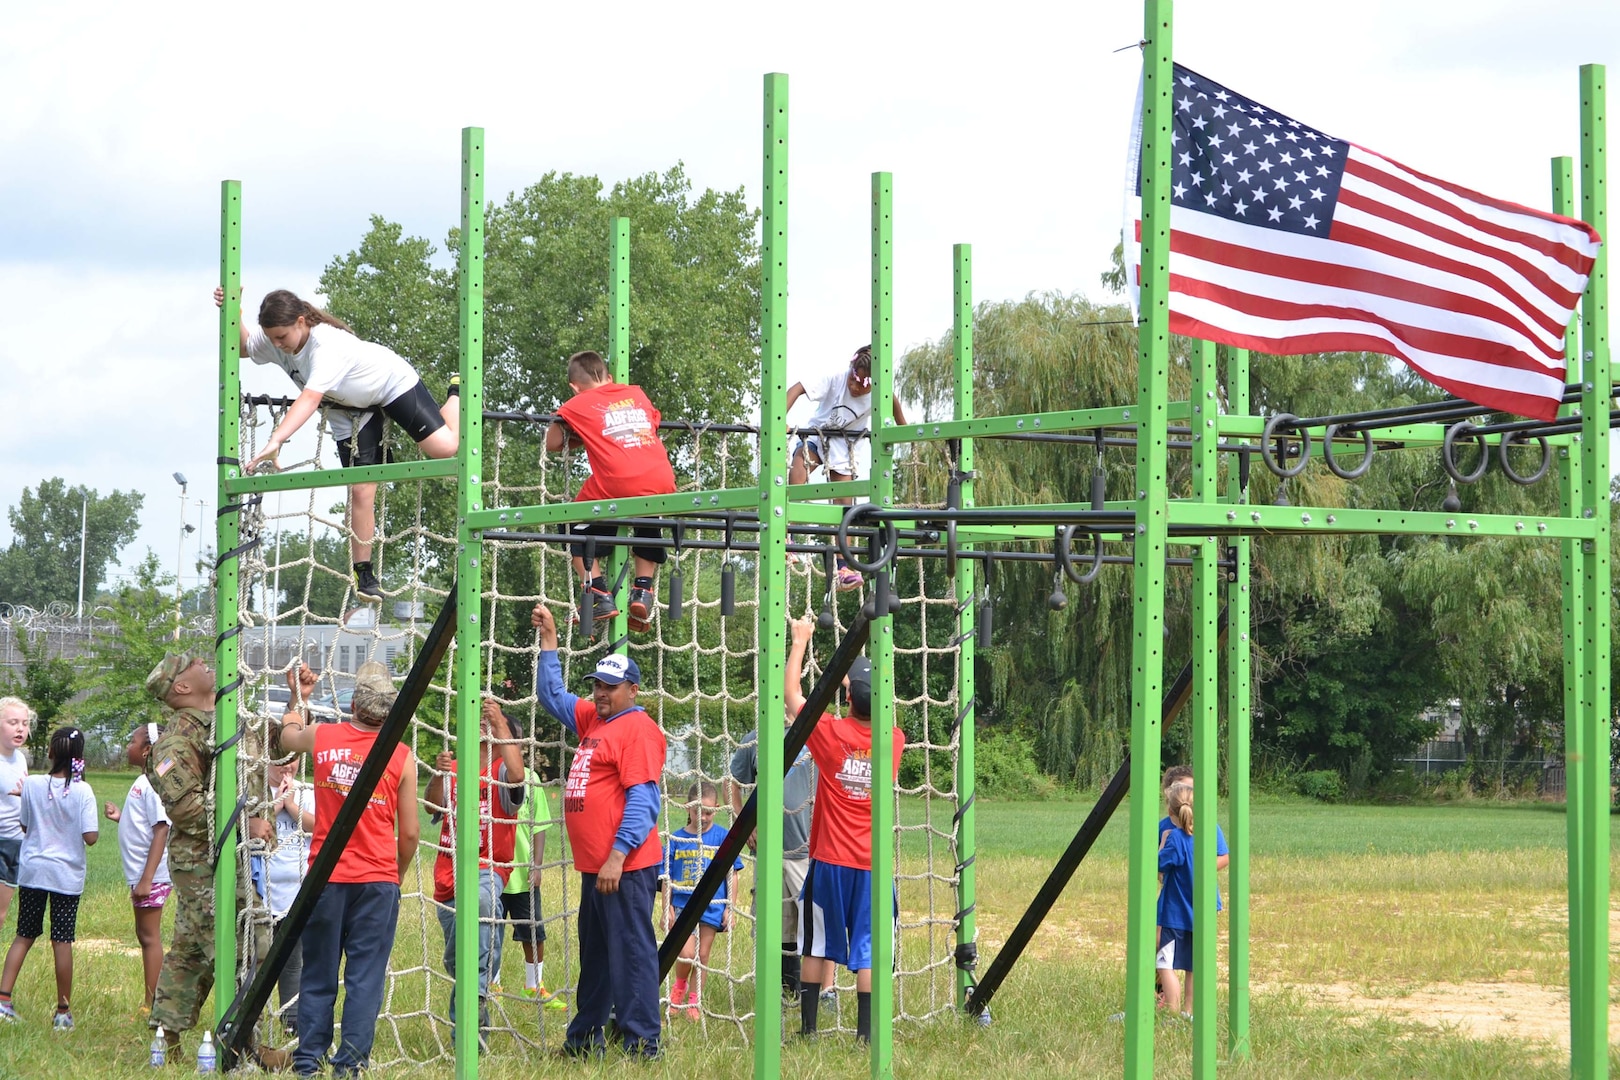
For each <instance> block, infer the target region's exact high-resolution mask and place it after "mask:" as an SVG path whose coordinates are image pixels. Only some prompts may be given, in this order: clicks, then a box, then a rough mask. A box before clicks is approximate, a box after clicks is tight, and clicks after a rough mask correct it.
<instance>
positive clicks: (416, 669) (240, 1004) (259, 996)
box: [215, 582, 456, 1071]
mask: <svg viewBox="0 0 1620 1080" xmlns="http://www.w3.org/2000/svg"><path fill="white" fill-rule="evenodd" d="M455 624H456V586H455V583H454V582H452V583H451V585H450V595H449V596H448V598H446V600H445V602H444V607H443V608H442V609H441V610H440V611H439V617H438V618H437V619H435V620H434V621H433V628H432V629H431V630H429V631H428V635H427V639H426V640H425V641H423V642H422V651H421V652H420V653H418V654H417V656H416V663H414V664H412V665H411V670H410V672H409V673H408V674H407V675H406V676H405V683H404V685H403V686H401V687H400V690H399V696H398V697H397V698H396V699H395V700H394V707H393V708H392V709H389V710H388V718H387V719H386V720H384V721H383V725H382V730H381V731H379V732H378V733H377V741H376V742H375V743H373V744H372V747H371V752H370V753H369V754H367V755H366V760H365V763H364V764H362V765H361V766H360V773H359V775H357V776H356V777H355V778H354V786H353V787H352V788H350V789H349V794H348V797H347V798H345V799H344V800H343V805H342V806H341V807H340V808H339V809H338V812H337V817H336V818H334V819H333V820H332V827H331V830H330V831H329V832H328V833H327V834H326V841H325V843H323V844H322V845H321V850H320V851H319V852H317V853H316V855H315V859H314V861H312V862H311V863H310V866H309V873H308V874H307V875H305V877H304V883H303V885H301V886H299V889H298V896H297V897H296V898H295V899H294V900H293V902H292V907H290V908H288V909H287V915H286V917H285V918H284V919H282V920H281V922H280V923H278V924H277V926H276V936H275V940H274V941H272V942H271V943H270V951H269V952H268V953H266V954H265V956H264V959H263V960H262V961H261V962H260V963H259V969H258V971H257V972H256V973H255V974H254V976H253V979H252V981H250V982H249V983H248V984H247V985H245V986H243V987H242V988H241V989H240V990H238V991H237V993H236V998H235V1000H233V1001H232V1002H231V1004H230V1007H229V1008H228V1009H226V1010H225V1018H224V1019H223V1020H221V1021H220V1022H219V1027H218V1028H217V1029H216V1032H215V1034H216V1037H217V1041H218V1043H219V1048H220V1052H221V1061H220V1069H221V1070H222V1071H223V1070H228V1069H230V1068H233V1067H234V1066H235V1064H236V1062H237V1061H238V1060H239V1059H240V1057H241V1056H242V1054H243V1052H244V1051H246V1050H247V1048H248V1044H249V1042H250V1040H251V1038H252V1035H253V1025H254V1024H256V1023H257V1022H258V1019H259V1014H260V1013H261V1012H262V1011H264V1006H265V1003H266V1002H268V1001H269V1000H270V991H271V990H272V989H273V988H274V987H275V985H276V979H277V978H278V977H279V976H280V975H281V969H282V967H283V966H285V965H286V963H287V957H288V956H289V955H290V954H291V953H292V950H293V946H294V944H295V943H296V942H297V941H298V939H299V937H300V936H301V935H302V934H303V932H304V924H305V923H307V922H308V921H309V916H310V914H311V913H312V912H313V911H314V910H315V902H316V901H317V900H318V899H319V898H320V895H321V890H322V889H324V888H326V884H327V882H328V881H330V880H331V879H332V871H333V870H335V869H336V868H337V862H338V859H339V858H340V857H341V856H342V855H343V849H344V848H345V847H347V846H348V843H349V837H350V836H352V835H353V834H354V829H355V826H356V825H358V824H359V823H360V815H361V814H362V813H364V812H365V809H366V805H367V804H368V803H369V802H370V801H371V794H372V792H373V791H375V790H376V788H377V784H378V782H379V781H381V780H382V778H383V773H384V772H386V771H387V769H388V761H389V759H390V758H392V757H393V756H394V750H395V748H396V747H398V746H399V744H400V742H401V740H403V739H404V737H405V734H406V732H407V731H408V730H409V729H410V726H411V718H412V717H414V716H415V715H416V707H417V705H419V704H420V703H421V701H422V696H423V695H424V694H425V693H427V690H428V684H429V682H430V680H431V679H432V678H433V674H434V672H436V671H438V670H439V665H440V664H441V663H443V661H444V655H445V653H446V652H447V651H448V650H449V648H450V642H451V640H452V639H453V638H454V637H455V634H456V631H455ZM400 811H401V812H402V813H415V808H414V807H405V806H402V807H400Z"/></svg>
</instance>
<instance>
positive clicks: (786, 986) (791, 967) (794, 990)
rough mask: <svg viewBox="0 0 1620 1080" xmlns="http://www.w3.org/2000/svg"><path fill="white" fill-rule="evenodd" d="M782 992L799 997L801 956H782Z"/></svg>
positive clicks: (796, 954)
mask: <svg viewBox="0 0 1620 1080" xmlns="http://www.w3.org/2000/svg"><path fill="white" fill-rule="evenodd" d="M782 992H783V993H784V994H792V995H793V996H794V997H798V996H799V954H798V953H783V954H782Z"/></svg>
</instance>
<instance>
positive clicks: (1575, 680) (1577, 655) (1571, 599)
mask: <svg viewBox="0 0 1620 1080" xmlns="http://www.w3.org/2000/svg"><path fill="white" fill-rule="evenodd" d="M1573 170H1574V164H1573V162H1572V161H1571V160H1570V159H1569V158H1568V157H1555V158H1553V159H1552V201H1553V212H1554V213H1558V214H1563V215H1564V216H1565V217H1573V216H1574V215H1575V180H1574V173H1573ZM1564 360H1565V363H1566V365H1567V370H1566V371H1565V374H1564V381H1565V382H1574V383H1579V382H1580V381H1581V360H1580V341H1579V332H1578V331H1577V329H1576V325H1575V320H1574V319H1571V320H1570V323H1569V326H1567V327H1566V328H1565V329H1564ZM1577 408H1578V406H1576V405H1574V404H1570V405H1565V406H1563V407H1562V408H1561V409H1559V410H1558V414H1559V416H1561V417H1567V416H1572V415H1574V413H1575V412H1576V410H1577ZM1558 465H1559V468H1558V512H1559V514H1560V515H1562V516H1563V517H1570V518H1573V517H1579V516H1580V513H1581V511H1580V507H1581V505H1582V504H1581V455H1580V452H1579V447H1576V448H1574V449H1573V450H1572V449H1571V448H1570V447H1567V446H1566V447H1562V448H1560V450H1559V460H1558ZM1558 547H1559V563H1558V570H1559V577H1560V579H1561V582H1562V584H1563V598H1564V603H1563V621H1564V716H1565V723H1564V811H1565V813H1564V831H1565V834H1566V838H1567V846H1568V860H1569V867H1568V870H1569V1004H1570V1009H1569V1020H1570V1038H1571V1043H1570V1045H1571V1046H1572V1047H1573V1046H1574V1045H1575V1043H1574V1041H1573V1040H1574V1038H1575V1027H1576V1023H1577V1019H1578V1018H1579V1017H1580V1016H1582V1015H1583V1013H1582V1008H1581V1004H1582V995H1583V993H1584V991H1585V983H1584V982H1583V981H1582V979H1581V968H1582V964H1583V963H1584V961H1585V959H1586V951H1585V945H1584V942H1585V931H1586V920H1585V916H1584V914H1583V912H1582V909H1581V904H1582V902H1583V900H1584V899H1585V895H1586V894H1585V891H1584V888H1583V886H1582V878H1583V874H1584V872H1585V868H1584V867H1583V865H1582V863H1581V837H1582V835H1583V833H1584V822H1583V818H1584V815H1585V813H1586V811H1587V810H1588V809H1590V808H1589V807H1588V806H1587V804H1586V799H1585V795H1584V791H1583V789H1582V787H1581V782H1582V781H1583V780H1584V779H1585V777H1586V773H1585V771H1584V770H1583V769H1582V768H1581V764H1580V763H1581V761H1582V760H1584V759H1585V757H1586V748H1587V747H1586V744H1587V739H1588V737H1589V735H1590V730H1589V727H1588V725H1586V724H1583V723H1580V722H1579V721H1578V719H1577V718H1578V717H1579V716H1580V710H1581V671H1582V667H1581V644H1582V643H1581V633H1580V620H1581V611H1582V609H1583V607H1584V603H1583V601H1582V593H1583V590H1582V584H1583V578H1582V575H1581V542H1580V541H1579V540H1564V541H1561V542H1560V543H1559V545H1558Z"/></svg>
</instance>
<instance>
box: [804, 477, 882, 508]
mask: <svg viewBox="0 0 1620 1080" xmlns="http://www.w3.org/2000/svg"><path fill="white" fill-rule="evenodd" d="M871 491H872V485H871V483H870V482H868V481H866V480H835V481H832V482H831V483H826V484H791V485H789V487H788V498H789V499H791V500H792V501H793V502H805V501H807V500H811V499H844V498H851V499H863V498H866V497H867V495H869V494H870V493H871ZM843 511H844V508H843V507H839V508H838V512H839V513H843Z"/></svg>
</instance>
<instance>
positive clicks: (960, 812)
mask: <svg viewBox="0 0 1620 1080" xmlns="http://www.w3.org/2000/svg"><path fill="white" fill-rule="evenodd" d="M951 281H952V286H953V295H952V303H951V330H952V333H951V360H952V362H953V364H954V366H955V369H956V394H955V418H956V419H957V420H958V421H961V420H969V419H972V417H973V247H972V245H970V244H957V245H956V246H955V247H954V248H952V250H951ZM954 467H955V469H956V471H957V472H958V474H959V475H960V476H961V483H962V490H961V505H962V507H963V509H968V510H971V509H972V508H973V507H974V506H975V503H974V499H973V440H972V439H971V438H964V439H963V440H962V442H961V446H960V449H959V450H958V451H957V455H956V462H955V466H954ZM963 547H964V549H965V550H972V547H973V545H971V544H964V545H963ZM977 589H978V572H977V569H976V564H975V563H974V562H973V560H971V559H966V560H963V561H961V562H959V563H958V564H957V567H956V610H957V612H958V614H957V619H956V636H957V640H958V641H960V642H961V645H959V646H958V649H957V654H956V701H957V705H958V707H959V709H960V715H961V718H962V719H961V723H960V724H958V726H957V735H958V738H959V741H958V743H957V750H956V798H957V811H956V814H957V818H956V865H957V879H958V884H957V887H956V892H957V908H956V911H957V915H956V943H957V947H958V949H959V951H960V950H966V949H976V948H977V947H978V936H979V931H978V916H977V915H976V914H975V912H974V909H975V907H976V906H977V905H978V895H979V890H978V867H977V866H976V865H975V863H976V862H977V860H978V839H977V835H976V832H975V829H976V828H977V825H976V822H977V821H978V816H979V812H978V809H977V807H976V806H975V805H974V793H975V791H976V790H977V785H976V780H975V777H976V775H977V773H976V772H975V768H976V766H975V762H974V756H975V755H974V739H975V734H976V727H975V721H976V718H977V715H978V702H977V700H976V698H977V695H978V687H977V686H976V685H975V682H974V662H975V659H976V657H977V655H978V649H979V640H978V638H977V636H976V622H977V620H976V616H977V614H978V604H977V602H976V598H975V594H976V592H977ZM974 981H975V980H974V974H973V972H972V971H970V970H966V969H964V968H962V967H961V966H958V968H957V972H956V1004H957V1006H958V1007H959V1008H960V1007H961V1006H963V1005H965V1004H966V1003H967V998H968V994H969V993H971V992H972V990H973V983H974Z"/></svg>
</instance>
